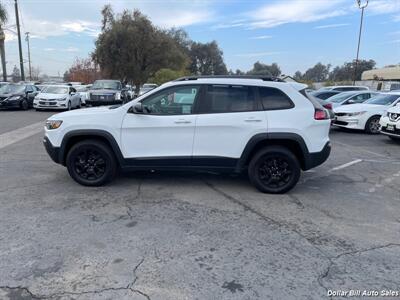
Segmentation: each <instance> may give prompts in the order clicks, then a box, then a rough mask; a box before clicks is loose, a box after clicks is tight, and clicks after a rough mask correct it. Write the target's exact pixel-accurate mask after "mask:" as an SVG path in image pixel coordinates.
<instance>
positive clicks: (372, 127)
mask: <svg viewBox="0 0 400 300" xmlns="http://www.w3.org/2000/svg"><path fill="white" fill-rule="evenodd" d="M380 119H381V117H380V116H373V117H371V118H370V119H369V120H368V121H367V124H366V125H365V131H366V132H367V133H369V134H378V133H379V131H380V129H381V125H379V120H380Z"/></svg>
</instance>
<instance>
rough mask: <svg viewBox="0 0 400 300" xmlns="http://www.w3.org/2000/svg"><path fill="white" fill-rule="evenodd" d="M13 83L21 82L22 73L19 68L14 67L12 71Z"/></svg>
mask: <svg viewBox="0 0 400 300" xmlns="http://www.w3.org/2000/svg"><path fill="white" fill-rule="evenodd" d="M11 76H12V81H13V82H19V81H21V72H20V70H19V69H18V68H17V66H14V69H13V71H12V74H11Z"/></svg>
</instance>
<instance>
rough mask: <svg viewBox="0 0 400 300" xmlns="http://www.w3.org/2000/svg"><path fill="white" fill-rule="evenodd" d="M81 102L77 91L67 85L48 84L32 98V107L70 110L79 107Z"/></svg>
mask: <svg viewBox="0 0 400 300" xmlns="http://www.w3.org/2000/svg"><path fill="white" fill-rule="evenodd" d="M81 104H82V103H81V97H80V95H79V93H77V92H76V90H75V89H74V88H73V87H72V86H68V85H49V86H47V87H46V88H45V89H44V90H43V91H42V92H41V93H39V94H38V95H37V96H36V97H35V99H34V100H33V107H34V108H35V109H36V110H42V109H62V110H71V109H72V108H79V107H81Z"/></svg>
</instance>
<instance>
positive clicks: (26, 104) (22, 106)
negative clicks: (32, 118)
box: [21, 99, 29, 110]
mask: <svg viewBox="0 0 400 300" xmlns="http://www.w3.org/2000/svg"><path fill="white" fill-rule="evenodd" d="M28 108H29V103H28V101H26V99H24V100H22V102H21V109H23V110H27V109H28Z"/></svg>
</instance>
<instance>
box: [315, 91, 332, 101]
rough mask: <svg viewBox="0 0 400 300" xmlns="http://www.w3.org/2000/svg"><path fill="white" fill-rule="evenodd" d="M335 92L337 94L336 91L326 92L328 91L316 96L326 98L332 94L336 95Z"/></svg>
mask: <svg viewBox="0 0 400 300" xmlns="http://www.w3.org/2000/svg"><path fill="white" fill-rule="evenodd" d="M336 94H337V92H328V93H322V94H319V95H318V96H317V97H318V98H319V99H322V100H326V99H328V98H329V97H332V96H334V95H336Z"/></svg>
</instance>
